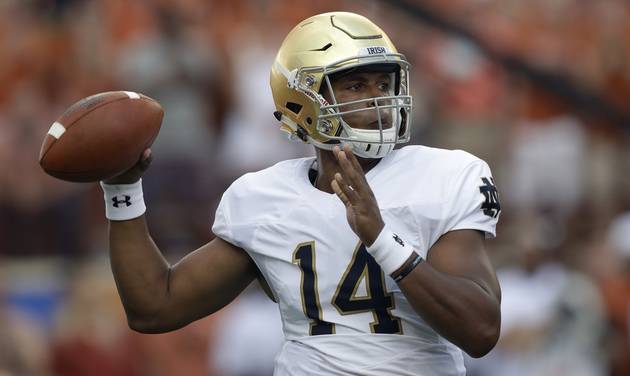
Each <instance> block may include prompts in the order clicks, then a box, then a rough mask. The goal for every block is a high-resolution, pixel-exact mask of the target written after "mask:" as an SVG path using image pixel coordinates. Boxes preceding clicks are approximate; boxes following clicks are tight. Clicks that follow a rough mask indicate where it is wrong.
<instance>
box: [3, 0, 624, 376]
mask: <svg viewBox="0 0 630 376" xmlns="http://www.w3.org/2000/svg"><path fill="white" fill-rule="evenodd" d="M330 10H347V11H354V12H357V13H361V14H363V15H365V16H368V17H369V18H371V19H373V20H374V21H375V22H376V23H377V24H379V25H381V26H382V27H383V29H384V30H385V31H386V32H387V33H388V34H389V36H390V37H391V39H392V40H393V41H394V42H395V43H396V44H397V46H398V48H399V50H400V51H401V52H403V53H404V54H406V55H407V57H408V59H409V60H410V62H411V63H412V65H413V71H412V84H413V88H412V94H413V95H414V97H415V98H414V105H415V109H414V129H413V138H412V143H416V144H423V145H428V146H436V147H445V148H458V149H464V150H467V151H469V152H471V153H473V154H476V155H477V156H479V157H481V158H483V159H485V160H486V161H487V162H488V163H489V164H490V166H491V168H492V170H493V172H494V176H495V181H496V183H497V186H498V187H499V191H500V193H501V200H502V207H503V213H502V216H501V220H500V222H499V227H498V237H497V239H495V240H492V241H490V242H489V248H490V253H491V257H492V260H493V263H494V265H495V267H496V268H497V271H498V275H499V279H500V282H501V285H502V289H503V303H502V316H503V320H502V335H501V339H500V341H499V344H498V345H497V347H496V349H495V350H494V351H493V352H492V353H491V354H490V355H488V356H487V357H485V358H482V359H479V360H472V359H469V360H468V363H469V364H468V368H469V375H472V376H495V375H496V376H499V375H516V376H518V375H531V376H538V375H540V376H547V375H558V374H568V375H579V376H581V375H585V376H587V375H602V376H603V375H612V376H620V375H630V214H629V213H630V174H627V171H629V168H630V136H629V135H630V121H628V120H629V119H630V63H629V62H630V44H628V41H629V40H630V3H628V2H627V1H626V0H603V1H582V0H530V1H521V0H448V1H444V0H407V1H398V0H391V1H376V0H370V1H359V0H323V1H308V0H293V1H291V2H290V6H289V3H287V2H285V1H280V0H231V1H222V0H138V1H126V0H85V1H79V0H3V1H0V88H1V90H0V376H8V375H11V376H13V375H27V376H29V375H44V376H49V375H50V376H55V375H59V376H61V375H63V376H66V375H67V376H74V375H77V376H79V375H130V376H131V375H133V376H136V375H176V374H177V375H180V374H185V375H225V376H262V375H269V374H271V369H272V368H273V355H274V353H275V352H276V351H277V350H278V349H279V347H280V346H281V345H282V338H281V328H280V321H279V315H278V313H277V309H276V308H275V305H274V304H273V303H271V302H270V301H268V300H267V299H266V298H265V297H264V296H263V295H262V294H261V292H260V291H259V288H258V287H257V286H252V287H251V288H249V289H248V290H247V291H246V292H245V293H244V295H243V296H242V297H240V298H239V299H238V300H237V301H236V302H234V303H233V304H231V305H230V306H228V307H227V308H226V309H224V310H222V311H221V312H219V313H217V314H216V315H214V316H212V317H210V318H206V319H203V320H200V321H198V322H196V323H194V324H192V325H189V326H187V327H186V328H184V329H181V330H178V331H176V332H173V333H169V334H163V335H142V334H137V333H134V332H131V331H130V330H129V329H128V328H127V326H126V321H125V317H124V312H123V311H122V307H121V304H120V301H119V299H118V295H117V293H116V290H115V285H114V281H113V278H112V276H111V272H110V271H109V264H108V260H107V222H106V220H105V219H104V213H103V205H102V202H101V200H102V193H101V191H100V188H98V187H97V185H96V184H73V183H67V182H62V181H59V180H55V179H54V178H52V177H49V176H47V175H45V174H44V173H43V172H42V170H41V169H40V167H39V166H38V163H37V159H38V154H39V148H40V145H41V142H42V140H43V138H44V135H45V134H46V132H47V130H48V128H49V127H50V125H51V124H52V122H53V121H54V120H55V119H56V118H57V117H58V116H59V115H60V114H61V113H62V112H63V111H64V109H66V108H67V107H68V106H69V105H71V104H72V103H74V102H76V101H77V100H79V99H81V98H83V97H85V96H88V95H91V94H94V93H98V92H102V91H110V90H133V91H138V92H142V93H144V94H146V95H148V96H151V97H153V98H155V99H156V100H158V101H159V102H160V103H161V104H162V105H163V107H164V108H165V118H164V122H163V125H162V130H161V132H160V135H159V137H158V139H157V141H156V143H155V144H154V145H153V154H154V162H153V164H152V167H151V168H150V169H149V172H148V173H147V174H146V175H145V177H144V191H145V196H146V197H145V200H146V202H147V206H148V211H147V218H148V222H149V225H150V227H151V231H152V235H153V237H154V239H155V241H156V242H157V244H158V245H159V246H160V248H161V249H162V250H163V251H164V253H165V256H166V257H167V259H169V260H170V261H171V262H176V261H177V260H178V259H180V258H181V257H183V256H184V255H185V254H186V253H187V252H190V251H191V250H193V249H195V248H197V247H199V246H201V245H203V244H205V243H206V242H207V241H208V240H210V239H211V237H212V234H211V232H210V225H211V224H212V220H213V216H214V210H215V209H216V205H217V203H218V200H219V199H220V197H221V193H222V192H223V190H224V189H225V188H226V187H227V186H228V185H229V184H230V183H231V182H232V181H233V179H234V178H236V177H238V176H240V175H241V174H242V173H244V172H248V171H256V170H259V169H261V168H264V167H267V166H269V165H271V164H273V163H275V162H276V161H279V160H283V159H287V158H294V157H301V156H305V155H312V153H313V152H312V150H311V147H309V146H305V145H302V144H299V143H297V142H294V141H289V140H287V138H286V136H285V135H284V134H283V133H281V132H278V123H277V122H276V121H275V119H274V118H273V116H272V112H273V101H272V98H271V92H270V89H269V87H268V72H269V68H270V66H271V62H272V61H273V58H274V55H275V53H276V51H277V48H278V47H279V45H280V43H281V41H282V38H283V37H284V35H286V33H287V32H288V31H289V30H290V29H291V27H293V26H294V25H295V24H297V22H299V21H300V20H302V19H304V18H307V17H308V16H310V15H313V14H316V13H321V12H324V11H330Z"/></svg>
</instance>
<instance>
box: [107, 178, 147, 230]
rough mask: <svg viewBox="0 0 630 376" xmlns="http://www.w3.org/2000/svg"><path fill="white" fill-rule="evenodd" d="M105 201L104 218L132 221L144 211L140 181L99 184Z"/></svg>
mask: <svg viewBox="0 0 630 376" xmlns="http://www.w3.org/2000/svg"><path fill="white" fill-rule="evenodd" d="M101 188H103V197H104V199H105V217H107V219H109V220H112V221H126V220H129V219H134V218H137V217H139V216H141V215H142V214H144V212H145V211H146V206H145V204H144V196H143V193H142V179H139V180H138V181H136V182H135V183H131V184H107V183H104V182H101Z"/></svg>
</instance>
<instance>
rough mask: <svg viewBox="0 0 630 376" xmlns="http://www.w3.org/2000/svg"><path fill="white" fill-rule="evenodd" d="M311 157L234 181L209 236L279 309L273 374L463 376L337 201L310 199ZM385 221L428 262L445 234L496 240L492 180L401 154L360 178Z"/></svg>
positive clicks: (442, 153) (455, 355)
mask: <svg viewBox="0 0 630 376" xmlns="http://www.w3.org/2000/svg"><path fill="white" fill-rule="evenodd" d="M312 164H313V158H303V159H295V160H288V161H284V162H280V163H278V164H276V165H274V166H272V167H270V168H267V169H265V170H262V171H259V172H255V173H250V174H246V175H244V176H242V177H241V178H239V179H238V180H236V181H235V182H234V183H233V184H232V185H231V186H230V188H229V189H228V190H227V191H226V192H225V193H224V195H223V198H222V200H221V202H220V204H219V207H218V209H217V212H216V218H215V222H214V225H213V227H212V230H213V232H214V233H215V234H216V235H217V236H219V237H221V238H222V239H224V240H226V241H228V242H230V243H232V244H234V245H236V246H238V247H240V248H242V249H244V250H245V251H247V253H248V254H249V255H250V256H251V258H252V259H253V260H254V262H255V263H256V265H257V266H258V268H259V269H260V271H261V273H262V275H263V276H264V278H265V279H266V281H267V283H268V284H269V286H270V287H271V290H272V292H273V294H274V297H275V299H276V301H277V302H278V305H279V308H280V313H281V316H282V324H283V329H284V334H285V337H286V340H287V342H286V344H285V345H284V347H283V350H282V351H281V353H280V354H279V355H278V357H277V358H276V371H275V375H424V376H428V375H463V374H465V369H464V364H463V356H462V352H461V350H459V348H457V347H456V346H455V345H453V344H451V343H450V342H448V341H447V340H445V339H444V338H442V337H441V336H439V335H438V334H437V333H436V332H435V331H434V330H433V329H432V328H431V327H430V326H429V325H428V324H427V323H426V322H425V321H424V320H423V319H422V318H421V317H420V316H419V315H418V314H417V313H416V312H415V311H414V310H413V308H412V307H411V305H410V304H409V302H408V301H407V299H406V298H405V296H404V295H403V294H402V292H401V291H400V289H399V287H398V285H397V284H396V283H395V282H394V281H393V279H392V278H391V277H389V276H385V275H384V273H383V272H382V270H381V269H380V267H379V266H378V264H377V263H376V262H375V261H374V259H373V258H372V257H371V256H370V255H369V254H368V253H367V251H366V250H365V247H364V246H363V245H362V244H361V242H360V241H359V238H358V237H357V236H356V235H355V234H354V232H353V231H352V229H351V228H350V226H349V225H348V222H347V220H346V210H345V207H344V205H343V203H342V202H341V200H340V199H339V198H338V197H337V196H336V195H334V194H328V193H326V192H323V191H320V190H318V189H316V188H315V187H314V186H313V185H312V184H311V182H310V180H309V177H308V171H309V169H310V168H311V166H312ZM366 178H367V181H368V182H369V184H370V187H371V188H372V190H373V192H374V195H375V197H376V199H377V201H378V205H379V208H380V210H381V215H382V217H383V220H384V221H385V223H387V224H388V225H389V226H390V227H391V228H392V229H393V230H394V231H395V232H396V233H397V234H398V235H400V237H401V238H402V239H404V240H405V241H406V242H408V243H409V244H411V246H412V247H413V248H414V249H415V250H416V252H417V253H419V254H420V255H422V256H423V257H426V255H427V252H428V250H429V248H431V246H432V245H433V244H434V243H435V242H436V241H437V240H438V239H439V238H440V236H442V235H443V234H445V233H447V232H449V231H453V230H458V229H476V230H480V231H483V232H485V233H486V234H487V235H488V236H494V235H495V226H496V222H497V217H498V214H499V204H498V201H497V193H496V189H495V188H494V184H493V180H492V176H491V172H490V169H489V168H488V166H487V164H486V163H485V162H484V161H482V160H480V159H478V158H476V157H475V156H473V155H471V154H468V153H466V152H463V151H450V150H442V149H435V148H429V147H424V146H407V147H405V148H402V149H400V150H395V151H393V152H392V153H390V154H389V155H387V156H386V157H385V158H383V159H382V160H381V161H380V162H379V163H378V164H377V165H376V166H375V167H374V168H373V169H371V170H370V171H369V172H368V173H367V174H366Z"/></svg>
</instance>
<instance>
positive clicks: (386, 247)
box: [367, 225, 413, 276]
mask: <svg viewBox="0 0 630 376" xmlns="http://www.w3.org/2000/svg"><path fill="white" fill-rule="evenodd" d="M367 251H368V252H369V253H370V254H371V255H372V257H374V260H376V262H378V264H379V265H380V266H381V269H383V271H384V272H385V274H387V275H388V276H391V275H392V274H393V273H394V272H395V271H396V270H398V269H399V268H400V267H401V266H402V265H403V264H404V263H405V261H407V260H408V259H409V257H410V256H411V254H412V253H413V248H411V247H410V246H409V245H408V244H407V243H405V242H404V241H403V240H402V239H401V238H400V236H398V235H396V234H395V233H394V232H393V231H392V230H390V228H389V227H387V225H385V227H383V229H382V230H381V233H380V234H379V235H378V237H377V238H376V240H375V241H374V243H372V245H371V246H369V247H367Z"/></svg>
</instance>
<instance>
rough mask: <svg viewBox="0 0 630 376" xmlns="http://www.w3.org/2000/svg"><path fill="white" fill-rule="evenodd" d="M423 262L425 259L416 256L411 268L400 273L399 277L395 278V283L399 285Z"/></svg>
mask: <svg viewBox="0 0 630 376" xmlns="http://www.w3.org/2000/svg"><path fill="white" fill-rule="evenodd" d="M423 261H424V258H422V256H420V255H418V254H416V258H415V259H414V260H413V261H412V262H411V264H409V266H407V267H406V268H405V269H403V270H402V271H401V272H400V273H398V275H397V276H396V277H395V278H394V282H396V283H398V282H400V281H402V279H403V278H405V277H406V276H407V275H408V274H409V273H411V271H412V270H414V269H415V268H416V266H418V264H420V263H421V262H423Z"/></svg>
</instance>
